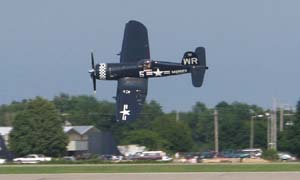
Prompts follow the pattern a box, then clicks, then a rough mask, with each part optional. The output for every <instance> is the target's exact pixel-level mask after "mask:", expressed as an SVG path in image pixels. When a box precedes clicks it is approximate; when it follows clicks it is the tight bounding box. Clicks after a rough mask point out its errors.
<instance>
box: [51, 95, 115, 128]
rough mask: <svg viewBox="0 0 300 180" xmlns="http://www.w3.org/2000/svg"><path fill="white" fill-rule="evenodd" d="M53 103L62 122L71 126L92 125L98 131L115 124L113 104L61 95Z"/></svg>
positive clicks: (84, 97)
mask: <svg viewBox="0 0 300 180" xmlns="http://www.w3.org/2000/svg"><path fill="white" fill-rule="evenodd" d="M53 102H54V104H55V106H56V107H57V109H58V110H59V111H60V113H61V115H62V117H63V120H65V121H66V120H67V121H69V122H70V123H71V124H72V125H93V126H95V127H97V128H98V129H100V130H107V129H111V127H112V125H113V124H114V123H115V116H114V111H115V107H114V104H113V103H111V102H107V101H98V100H97V99H96V98H95V97H93V96H83V95H81V96H69V95H68V94H65V93H62V94H60V95H59V96H56V97H54V99H53Z"/></svg>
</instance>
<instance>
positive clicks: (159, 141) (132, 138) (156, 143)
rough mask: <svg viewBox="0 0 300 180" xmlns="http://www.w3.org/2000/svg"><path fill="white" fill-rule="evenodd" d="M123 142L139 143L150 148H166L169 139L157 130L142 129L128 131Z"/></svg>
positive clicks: (124, 143)
mask: <svg viewBox="0 0 300 180" xmlns="http://www.w3.org/2000/svg"><path fill="white" fill-rule="evenodd" d="M121 144H123V145H127V144H139V145H143V146H146V147H147V148H148V149H149V150H166V145H167V141H166V140H165V139H163V138H161V137H160V135H159V134H158V133H157V132H154V131H150V130H146V129H141V130H133V131H130V132H129V133H127V135H126V136H125V137H124V138H123V139H122V142H121Z"/></svg>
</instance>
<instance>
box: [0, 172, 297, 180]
mask: <svg viewBox="0 0 300 180" xmlns="http://www.w3.org/2000/svg"><path fill="white" fill-rule="evenodd" d="M83 179H84V180H135V179H137V180H139V179H142V180H183V179H187V180H201V179H205V180H241V179H242V180H266V179H272V180H282V179H288V180H299V179H300V172H238V173H227V172H218V173H214V172H211V173H113V174H110V173H103V174H102V173H95V174H6V175H0V180H83Z"/></svg>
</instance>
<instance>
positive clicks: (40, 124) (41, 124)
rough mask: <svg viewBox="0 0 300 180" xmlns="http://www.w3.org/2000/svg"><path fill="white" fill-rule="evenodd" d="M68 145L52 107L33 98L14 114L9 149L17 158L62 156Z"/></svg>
mask: <svg viewBox="0 0 300 180" xmlns="http://www.w3.org/2000/svg"><path fill="white" fill-rule="evenodd" d="M67 143H68V139H67V135H66V134H65V133H64V131H63V123H62V121H61V119H60V115H59V113H58V111H57V109H56V108H55V106H54V104H53V103H51V102H49V101H47V100H45V99H42V98H40V97H37V98H36V99H34V100H32V101H30V102H29V103H28V105H27V107H26V109H25V110H24V111H22V112H20V113H19V114H17V116H16V118H15V120H14V122H13V130H12V131H11V133H10V137H9V147H10V150H11V151H12V152H14V153H15V154H16V155H18V156H23V155H26V154H29V153H36V154H45V155H48V156H54V157H57V156H62V155H64V153H65V151H66V145H67Z"/></svg>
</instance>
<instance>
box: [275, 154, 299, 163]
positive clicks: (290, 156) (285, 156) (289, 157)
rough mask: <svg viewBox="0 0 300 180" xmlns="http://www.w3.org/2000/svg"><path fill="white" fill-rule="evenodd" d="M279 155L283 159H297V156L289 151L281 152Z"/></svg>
mask: <svg viewBox="0 0 300 180" xmlns="http://www.w3.org/2000/svg"><path fill="white" fill-rule="evenodd" d="M278 157H279V159H280V160H282V161H296V160H297V158H296V157H294V156H292V155H291V154H289V153H284V152H279V153H278Z"/></svg>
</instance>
